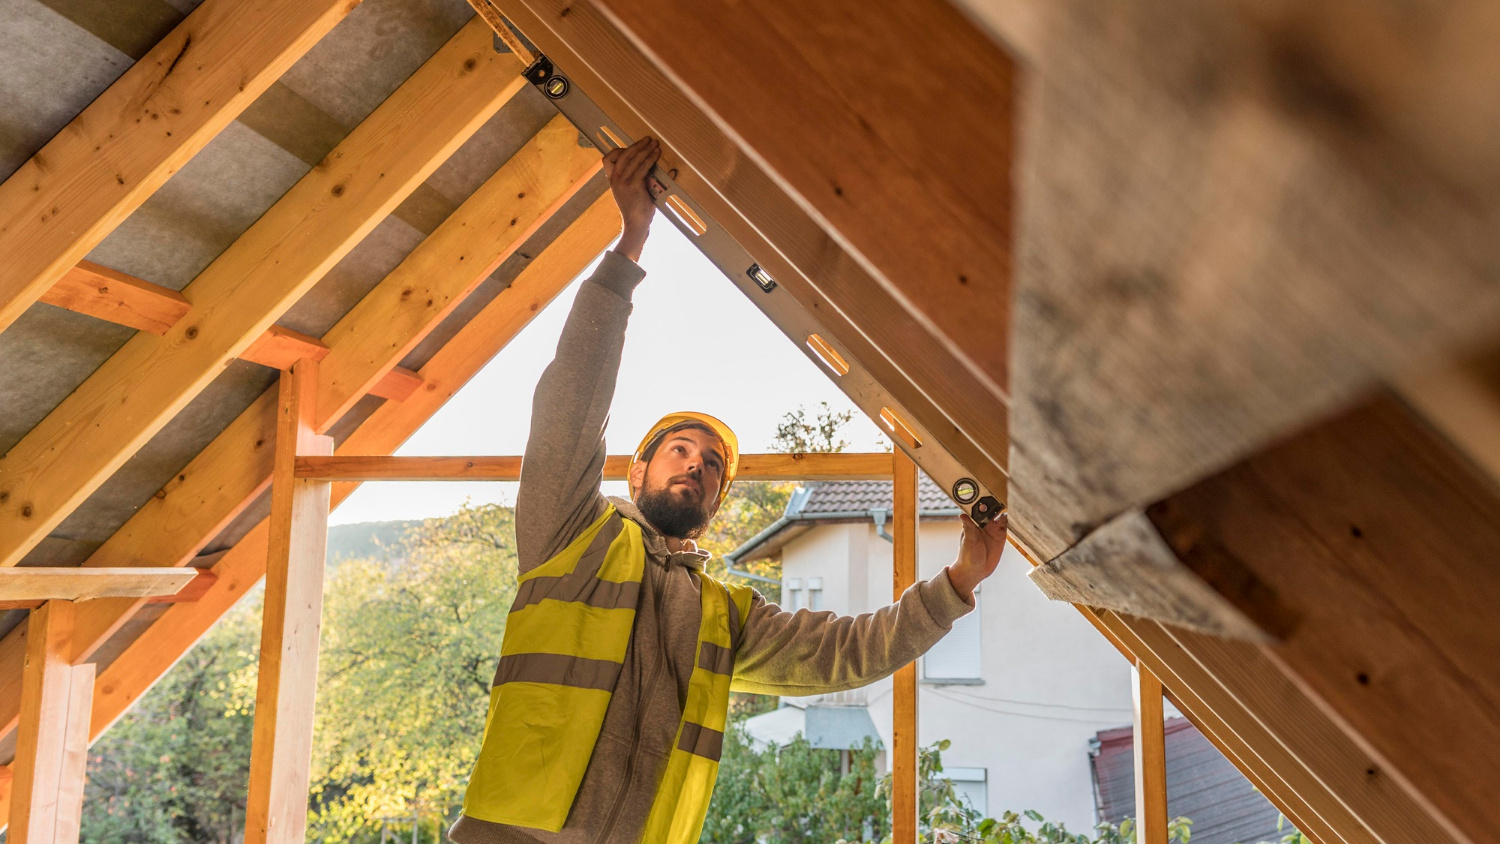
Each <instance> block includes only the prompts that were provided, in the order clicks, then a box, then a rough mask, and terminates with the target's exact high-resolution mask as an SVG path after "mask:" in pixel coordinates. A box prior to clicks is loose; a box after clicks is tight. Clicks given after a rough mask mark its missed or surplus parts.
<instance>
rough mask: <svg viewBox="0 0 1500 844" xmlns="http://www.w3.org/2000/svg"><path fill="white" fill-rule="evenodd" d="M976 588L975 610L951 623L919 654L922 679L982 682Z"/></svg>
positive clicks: (979, 609)
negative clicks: (926, 650) (935, 642)
mask: <svg viewBox="0 0 1500 844" xmlns="http://www.w3.org/2000/svg"><path fill="white" fill-rule="evenodd" d="M979 601H980V598H979V590H977V589H976V590H975V591H974V611H973V612H971V613H969V614H968V615H965V616H964V617H963V618H960V619H959V620H958V621H955V622H953V629H952V630H949V631H948V635H946V636H944V637H943V638H942V639H941V640H939V641H938V643H937V644H936V645H933V646H932V650H929V651H928V652H927V655H926V656H924V657H922V679H923V680H924V681H926V682H929V683H945V682H946V683H966V684H969V683H980V682H983V676H982V674H981V664H980V638H981V637H980V632H981V631H980V625H979V617H980V616H981V615H983V612H982V611H981V606H980V603H979Z"/></svg>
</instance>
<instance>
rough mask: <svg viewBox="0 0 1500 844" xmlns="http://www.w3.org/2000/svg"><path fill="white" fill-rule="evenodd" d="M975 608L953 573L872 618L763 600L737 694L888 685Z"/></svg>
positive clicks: (758, 600) (750, 622)
mask: <svg viewBox="0 0 1500 844" xmlns="http://www.w3.org/2000/svg"><path fill="white" fill-rule="evenodd" d="M973 608H974V604H973V603H971V602H966V601H965V600H964V599H963V598H961V597H960V596H959V594H958V592H957V591H956V590H955V589H954V588H953V582H952V581H950V580H949V579H948V571H947V569H944V570H943V571H942V573H941V574H939V575H938V576H937V577H934V578H932V579H931V580H928V581H924V582H922V583H917V584H913V585H912V586H911V588H909V589H907V590H906V593H905V594H903V595H902V596H901V600H899V601H897V602H896V603H894V604H891V605H890V606H888V607H882V608H881V609H878V610H876V611H874V612H869V613H863V614H861V615H856V616H840V615H835V614H833V613H831V612H813V611H811V610H797V611H796V612H787V611H786V610H783V609H782V608H780V607H778V606H777V605H775V604H773V603H770V602H768V601H767V600H766V599H765V597H764V596H763V595H761V594H760V593H759V592H757V593H756V594H755V599H754V600H753V602H752V603H751V605H750V615H749V617H748V618H746V620H745V634H744V637H743V638H742V639H741V640H740V647H739V651H738V652H737V653H736V654H735V663H734V682H733V688H734V690H735V691H739V692H753V693H756V694H767V695H794V696H796V695H813V694H827V693H829V692H841V691H844V690H846V689H855V688H859V687H860V686H864V685H868V684H870V683H873V682H875V681H876V680H879V679H882V678H884V677H889V676H890V675H891V674H894V673H895V672H896V669H898V668H900V667H901V666H903V665H906V664H907V663H909V662H911V661H912V660H915V659H916V658H917V657H919V656H921V655H922V654H924V653H926V652H927V650H928V649H929V648H931V647H932V646H933V645H935V644H937V642H938V640H939V639H941V638H943V636H944V635H945V634H946V633H947V632H948V630H949V629H951V628H952V627H953V622H954V621H956V620H957V619H958V618H960V617H961V616H963V615H965V614H967V613H968V612H969V611H970V610H972V609H973Z"/></svg>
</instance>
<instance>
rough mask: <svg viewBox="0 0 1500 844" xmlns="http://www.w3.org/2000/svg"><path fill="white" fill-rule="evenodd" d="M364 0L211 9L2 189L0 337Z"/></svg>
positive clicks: (217, 3)
mask: <svg viewBox="0 0 1500 844" xmlns="http://www.w3.org/2000/svg"><path fill="white" fill-rule="evenodd" d="M358 4H359V0H311V2H309V1H308V0H263V2H258V3H246V2H240V0H207V2H205V3H204V4H203V5H201V6H199V7H198V8H197V9H196V10H195V11H194V12H193V13H192V14H190V15H188V16H187V19H186V20H184V21H183V22H182V23H181V24H179V25H178V26H177V28H176V29H174V30H172V32H171V34H169V35H168V36H167V37H165V38H163V39H162V40H161V42H160V43H159V44H157V45H156V46H155V47H153V48H152V49H151V50H150V52H148V53H147V54H146V55H145V56H143V57H142V58H141V59H140V60H139V61H137V62H136V63H135V64H134V65H133V66H132V67H131V68H130V69H129V70H127V71H126V72H125V73H124V75H122V76H121V77H120V78H119V79H118V80H116V81H115V83H114V84H113V85H111V86H110V87H109V88H108V89H107V90H106V91H105V92H104V93H103V94H101V95H99V97H98V98H96V99H95V100H94V101H93V103H91V104H90V105H89V106H88V108H86V109H84V111H83V113H82V114H80V115H78V117H77V118H75V119H74V120H73V122H72V123H70V124H69V125H68V126H67V127H66V128H64V129H63V130H62V131H61V132H59V133H58V134H57V136H56V137H55V138H53V139H52V140H51V141H50V142H48V144H47V145H46V146H44V147H42V149H41V151H40V152H38V153H37V154H36V155H34V156H32V158H31V160H30V161H28V162H26V163H25V164H23V165H22V166H21V168H20V169H19V170H17V171H16V172H15V173H14V174H12V175H11V177H10V178H9V179H6V181H5V183H4V184H3V185H0V209H3V210H0V255H5V256H6V260H5V265H4V266H3V267H0V330H4V329H5V328H6V327H7V326H9V325H10V324H11V323H12V322H14V321H15V320H16V318H17V317H19V316H20V315H21V313H22V312H24V311H25V310H26V309H27V308H28V307H30V306H31V304H32V303H33V302H35V301H37V300H38V299H39V298H41V297H42V296H43V294H45V293H47V291H48V290H50V289H52V287H53V285H54V284H56V283H57V282H58V281H59V280H60V279H62V278H63V276H64V274H65V273H67V272H68V271H69V270H70V269H72V268H73V267H74V266H76V265H77V264H78V262H79V261H81V260H82V259H83V256H84V255H86V254H88V252H89V250H91V249H93V248H94V247H95V246H97V245H98V244H99V243H100V241H102V240H104V238H105V236H107V235H108V234H109V233H110V232H111V231H113V230H114V228H115V226H117V225H118V224H119V223H120V221H122V220H124V219H125V218H126V217H127V216H129V215H130V213H131V212H132V211H134V210H135V209H136V208H137V207H138V206H140V204H141V203H142V202H144V201H145V200H146V198H147V197H149V196H150V195H151V194H152V193H154V192H155V191H156V189H157V188H159V187H161V186H162V184H164V183H165V182H166V181H167V179H168V178H170V177H171V176H172V174H173V173H175V172H176V171H177V169H178V168H179V167H181V166H182V165H183V164H184V163H186V162H187V160H188V159H189V158H192V157H193V155H194V154H195V153H197V152H198V150H200V149H202V148H203V147H204V145H206V144H207V143H208V142H209V140H210V139H212V138H213V137H214V136H215V135H217V134H218V133H219V132H220V131H221V130H222V129H223V128H224V127H225V126H227V125H229V123H230V121H232V120H234V119H235V117H236V116H238V115H239V113H240V112H241V111H243V110H244V109H245V107H246V106H248V105H250V103H252V102H254V101H255V98H256V97H258V96H260V95H261V93H262V92H264V91H265V90H266V88H267V87H269V86H270V85H271V83H273V82H275V81H276V79H277V78H278V77H280V76H281V74H283V73H285V72H286V70H287V69H288V68H290V67H291V66H292V64H293V63H294V62H296V61H297V59H299V58H301V57H302V55H303V54H304V53H306V52H307V51H308V50H309V49H310V48H311V47H312V46H313V45H314V44H316V43H317V42H318V39H320V38H322V37H323V35H324V34H326V33H327V32H328V31H329V30H330V29H332V28H333V27H334V25H335V24H337V23H338V22H339V21H340V20H341V19H343V17H344V15H346V14H348V12H349V11H350V10H351V9H353V8H354V7H355V6H357V5H358Z"/></svg>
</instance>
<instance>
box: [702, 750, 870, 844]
mask: <svg viewBox="0 0 1500 844" xmlns="http://www.w3.org/2000/svg"><path fill="white" fill-rule="evenodd" d="M876 753H877V749H876V748H875V746H874V745H873V744H870V743H869V741H868V740H866V744H865V746H864V747H863V748H861V749H859V750H853V751H849V752H848V753H847V757H846V756H845V754H843V753H841V752H840V751H837V750H819V749H817V748H814V747H813V746H812V745H810V744H808V743H807V740H806V739H804V738H802V736H800V735H798V736H797V737H796V738H794V739H793V740H792V742H791V743H789V744H787V745H786V746H784V747H779V748H770V749H767V750H763V751H757V750H756V749H755V748H754V747H753V746H752V745H751V743H750V739H749V737H748V736H747V735H746V733H745V729H744V726H743V724H742V723H735V724H732V725H731V726H730V728H729V729H728V730H727V731H725V734H724V753H723V756H722V758H721V760H720V764H719V780H718V784H717V785H716V786H715V788H714V797H713V802H712V804H710V806H709V810H708V818H707V820H706V821H705V822H704V825H703V834H702V836H701V837H700V838H699V841H700V842H704V844H752V842H766V844H815V842H816V844H823V842H829V841H834V840H839V839H847V838H853V839H857V840H863V839H864V838H865V837H868V836H871V835H884V834H885V833H886V832H888V828H889V825H890V821H889V815H890V813H889V811H888V810H887V802H886V799H885V797H884V796H883V795H882V794H881V793H880V778H879V776H878V775H877V774H876V773H875V756H876ZM846 758H847V764H846V761H845V759H846Z"/></svg>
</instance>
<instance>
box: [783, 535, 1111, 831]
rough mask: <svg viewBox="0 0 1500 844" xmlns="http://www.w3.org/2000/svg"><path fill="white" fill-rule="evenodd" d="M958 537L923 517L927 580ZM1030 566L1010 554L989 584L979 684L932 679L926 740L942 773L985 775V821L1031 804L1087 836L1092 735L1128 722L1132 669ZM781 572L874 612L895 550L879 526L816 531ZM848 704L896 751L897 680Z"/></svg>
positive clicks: (924, 718) (924, 699)
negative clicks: (939, 746) (937, 745)
mask: <svg viewBox="0 0 1500 844" xmlns="http://www.w3.org/2000/svg"><path fill="white" fill-rule="evenodd" d="M887 529H889V525H887ZM958 538H959V526H958V521H957V520H956V519H927V520H924V521H923V523H922V526H921V531H920V533H919V536H918V559H919V571H920V576H921V577H924V578H930V577H933V576H935V575H936V574H937V573H938V572H940V571H941V570H942V568H943V567H944V566H945V565H947V564H949V563H951V562H952V561H953V559H954V558H955V556H956V555H957V551H958ZM1029 568H1030V566H1029V564H1028V563H1027V562H1026V560H1025V559H1024V558H1023V557H1021V555H1020V554H1018V553H1017V552H1016V551H1015V550H1014V549H1009V548H1008V549H1007V550H1006V553H1005V556H1004V557H1003V558H1002V560H1001V563H1000V568H999V569H998V570H997V571H996V573H995V575H994V576H993V577H991V578H990V579H989V580H988V581H986V582H985V584H984V585H983V586H982V587H981V589H980V599H979V609H978V610H976V612H978V613H979V614H980V616H979V623H980V627H981V630H982V639H981V642H980V650H981V661H980V664H981V666H982V668H981V677H980V681H981V682H980V683H978V684H970V685H939V684H934V683H928V682H924V683H923V684H922V686H921V692H920V698H919V704H918V707H919V708H918V715H919V725H918V730H919V734H920V741H921V743H922V744H923V745H927V744H930V743H932V742H934V741H937V740H940V739H944V738H946V739H950V740H951V741H952V742H953V744H952V746H951V747H950V748H949V750H948V751H947V752H946V753H944V754H943V763H944V766H945V767H948V768H982V769H984V771H985V776H986V780H987V783H988V788H987V797H988V806H987V809H988V813H989V814H991V815H996V814H999V813H1000V812H1003V811H1005V810H1007V809H1008V810H1013V811H1017V812H1019V811H1023V810H1026V809H1035V810H1036V811H1038V812H1040V813H1041V814H1042V815H1043V816H1045V817H1046V818H1047V819H1048V820H1057V821H1062V822H1065V823H1066V824H1067V825H1068V828H1069V829H1070V830H1072V831H1075V832H1083V831H1087V830H1089V829H1091V828H1092V826H1093V824H1094V817H1095V814H1094V812H1095V809H1094V796H1093V787H1092V782H1091V779H1090V774H1089V739H1090V738H1092V737H1093V735H1094V733H1096V732H1097V731H1099V730H1102V729H1107V728H1110V727H1118V726H1122V725H1126V724H1129V723H1130V720H1131V716H1130V706H1131V701H1130V665H1129V664H1128V663H1127V662H1126V661H1125V660H1124V658H1123V657H1121V656H1120V654H1119V653H1118V652H1117V651H1115V649H1114V648H1113V647H1112V646H1111V645H1110V644H1109V643H1108V642H1107V641H1105V639H1104V638H1103V637H1102V636H1100V635H1099V633H1098V632H1097V631H1095V630H1094V628H1093V627H1092V626H1090V625H1089V624H1088V622H1087V621H1085V620H1084V619H1083V618H1082V617H1081V616H1080V615H1079V614H1078V612H1077V610H1075V609H1073V608H1072V607H1070V606H1068V605H1066V604H1057V603H1053V602H1051V601H1048V600H1047V599H1046V598H1045V597H1043V596H1042V594H1041V593H1040V592H1039V591H1038V590H1037V589H1036V588H1035V587H1033V586H1032V585H1031V583H1030V582H1029V581H1028V580H1026V579H1025V576H1026V572H1027V570H1028V569H1029ZM782 576H783V583H786V582H787V581H788V580H792V579H800V580H801V581H802V586H803V588H804V589H806V587H807V584H808V581H809V580H810V579H812V578H818V577H821V578H822V579H823V590H824V596H823V600H824V608H825V609H829V610H832V611H834V612H837V613H841V614H857V613H861V612H869V611H871V610H873V609H876V608H879V607H882V606H885V605H886V604H889V603H890V602H891V597H892V596H891V544H890V543H889V542H887V541H886V540H884V539H882V538H880V537H879V536H878V535H877V534H876V531H875V526H874V523H873V521H871V522H864V523H860V524H845V525H838V524H830V525H820V526H818V527H816V528H814V529H812V530H810V531H808V532H807V533H806V534H804V535H802V536H800V537H798V538H797V539H795V540H793V541H792V542H790V543H789V544H788V545H787V546H786V547H785V548H784V549H783V552H782ZM786 600H787V601H788V602H789V601H790V597H789V596H787V597H786ZM922 667H923V666H922V665H921V664H919V665H918V671H919V675H918V676H919V677H920V676H922V674H921V671H922ZM850 699H852V700H853V701H856V702H857V701H859V700H861V699H862V700H863V701H864V702H866V703H867V705H868V707H869V710H870V716H871V718H872V719H873V720H874V721H875V725H876V727H877V729H878V730H879V731H880V733H881V739H882V741H883V742H884V743H885V744H886V746H887V747H889V745H890V740H891V682H890V680H888V679H887V680H883V681H880V682H878V683H875V684H873V685H871V686H869V687H867V688H866V689H863V690H860V691H859V692H855V693H853V694H852V695H846V696H845V700H850Z"/></svg>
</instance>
